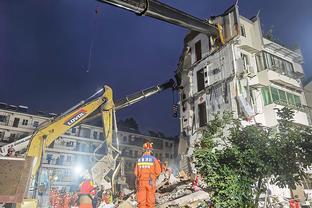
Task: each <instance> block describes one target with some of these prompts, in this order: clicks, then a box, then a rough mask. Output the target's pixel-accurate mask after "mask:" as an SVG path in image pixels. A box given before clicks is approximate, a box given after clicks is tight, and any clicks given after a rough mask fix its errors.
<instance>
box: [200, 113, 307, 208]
mask: <svg viewBox="0 0 312 208" xmlns="http://www.w3.org/2000/svg"><path fill="white" fill-rule="evenodd" d="M278 116H279V118H280V120H279V125H278V127H277V128H266V127H263V126H259V125H252V126H246V127H244V126H242V125H241V122H240V121H239V120H237V119H234V118H233V116H232V114H230V113H224V114H223V115H222V116H221V115H220V114H218V115H216V116H215V118H214V120H212V121H211V122H210V123H209V124H208V125H207V128H206V130H205V131H204V132H203V135H204V136H203V139H202V140H201V142H200V143H199V144H198V145H197V147H196V150H195V158H196V167H197V169H198V171H199V173H200V174H201V175H202V176H203V177H204V180H205V182H206V183H207V185H208V187H209V188H210V189H211V194H212V200H213V201H214V203H215V205H216V207H257V204H258V200H259V196H260V194H261V193H263V192H264V191H265V190H266V184H267V182H268V180H269V179H270V180H271V182H273V183H275V184H277V185H278V186H280V187H286V186H288V187H294V185H295V184H300V183H301V182H302V180H303V177H304V171H305V170H306V168H307V167H308V166H309V165H311V164H312V137H311V136H312V131H311V129H310V128H307V127H302V126H298V125H296V124H294V123H293V116H294V112H293V111H292V110H290V109H287V108H284V109H282V110H279V111H278Z"/></svg>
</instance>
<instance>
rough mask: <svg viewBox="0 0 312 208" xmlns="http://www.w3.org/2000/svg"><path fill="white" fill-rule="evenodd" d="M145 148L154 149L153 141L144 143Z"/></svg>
mask: <svg viewBox="0 0 312 208" xmlns="http://www.w3.org/2000/svg"><path fill="white" fill-rule="evenodd" d="M143 148H144V149H145V150H152V149H153V143H151V142H146V143H144V144H143Z"/></svg>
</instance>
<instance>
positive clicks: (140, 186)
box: [134, 142, 161, 208]
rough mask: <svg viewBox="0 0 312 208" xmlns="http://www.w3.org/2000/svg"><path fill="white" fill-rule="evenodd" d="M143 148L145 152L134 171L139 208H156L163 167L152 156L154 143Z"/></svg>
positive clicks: (146, 144)
mask: <svg viewBox="0 0 312 208" xmlns="http://www.w3.org/2000/svg"><path fill="white" fill-rule="evenodd" d="M143 148H144V150H145V152H144V154H143V156H142V157H141V158H139V159H138V161H137V164H136V166H135V170H134V174H135V176H136V189H137V202H138V208H154V207H155V192H156V179H157V177H158V176H159V174H160V173H161V166H160V162H159V160H157V159H156V158H155V157H154V156H152V155H151V153H152V149H153V146H152V143H149V142H147V143H145V144H144V145H143Z"/></svg>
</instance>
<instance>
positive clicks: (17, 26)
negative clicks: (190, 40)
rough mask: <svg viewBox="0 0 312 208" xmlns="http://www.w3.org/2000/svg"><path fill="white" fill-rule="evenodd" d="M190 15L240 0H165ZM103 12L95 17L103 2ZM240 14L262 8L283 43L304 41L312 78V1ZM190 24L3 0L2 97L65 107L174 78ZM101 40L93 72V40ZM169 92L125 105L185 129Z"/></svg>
mask: <svg viewBox="0 0 312 208" xmlns="http://www.w3.org/2000/svg"><path fill="white" fill-rule="evenodd" d="M162 2H164V3H168V4H169V5H172V6H174V7H176V8H178V9H181V10H184V11H186V12H189V13H190V14H192V15H194V16H197V17H200V18H207V17H209V16H211V15H218V14H220V13H221V12H223V11H224V10H225V9H226V8H228V7H229V6H230V5H232V4H233V3H234V1H233V0H223V1H217V0H215V1H212V0H196V1H193V0H163V1H162ZM97 6H98V7H99V14H98V15H95V8H96V7H97ZM239 6H240V13H241V15H244V16H246V17H252V16H254V15H255V14H256V13H257V12H258V10H259V9H260V10H261V14H260V16H261V20H262V24H263V25H264V28H265V29H268V28H269V26H271V25H273V26H274V29H273V31H274V34H275V35H276V37H278V38H279V39H280V40H281V41H283V42H285V43H287V44H291V43H297V44H298V45H299V46H300V47H301V48H302V51H303V55H304V58H305V64H304V67H305V72H306V74H307V75H308V76H312V71H311V67H312V60H311V55H312V41H311V37H312V1H311V0H296V1H293V0H279V1H277V0H274V1H272V0H258V1H254V0H253V1H250V0H241V1H239ZM185 33H186V30H184V29H181V28H178V27H176V26H172V25H169V24H167V23H164V22H160V21H157V20H153V19H151V18H148V17H138V16H136V15H134V14H132V13H130V12H128V11H124V10H121V9H118V8H115V7H112V6H109V5H106V4H102V3H98V2H96V1H95V0H27V1H20V0H0V101H2V102H6V103H10V104H15V105H27V106H29V107H30V108H31V109H36V110H44V111H46V112H56V113H61V112H64V111H65V110H66V109H68V108H69V107H71V106H73V105H74V104H76V103H77V102H78V101H80V100H82V99H84V98H87V97H88V96H89V95H91V94H92V93H94V92H95V91H96V90H97V89H99V88H101V86H102V85H104V84H107V85H110V86H111V87H112V88H113V90H114V93H115V97H116V98H121V97H123V96H125V95H127V94H129V93H132V92H134V91H136V90H140V89H144V88H146V87H149V86H152V85H154V84H157V83H161V82H163V81H166V80H168V79H169V78H172V77H173V76H174V70H175V68H176V64H177V62H178V58H179V56H180V53H181V51H182V47H183V38H184V35H185ZM92 40H93V41H94V42H93V43H94V45H93V46H94V47H93V50H92V51H93V52H92V59H91V67H90V70H89V72H87V68H88V67H87V66H88V59H89V51H90V43H91V42H92ZM171 107H172V92H171V91H167V92H165V93H162V94H159V95H157V96H155V97H153V98H150V99H148V100H146V101H144V102H141V103H139V104H136V105H134V106H132V107H129V108H127V109H124V110H122V111H120V112H119V113H118V117H119V118H126V117H131V116H133V117H135V119H136V120H137V121H138V123H139V125H140V127H141V129H142V130H143V131H144V130H145V131H146V130H148V129H153V130H157V131H163V132H165V133H167V134H169V135H177V134H178V132H179V120H177V119H174V118H172V117H171V114H172V112H171Z"/></svg>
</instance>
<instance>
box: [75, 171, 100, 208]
mask: <svg viewBox="0 0 312 208" xmlns="http://www.w3.org/2000/svg"><path fill="white" fill-rule="evenodd" d="M95 194H96V187H95V186H94V185H93V182H92V181H91V176H90V175H89V173H86V174H85V175H84V181H83V182H82V183H81V184H80V193H79V199H78V202H79V208H92V207H93V206H92V201H93V197H94V195H95Z"/></svg>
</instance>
